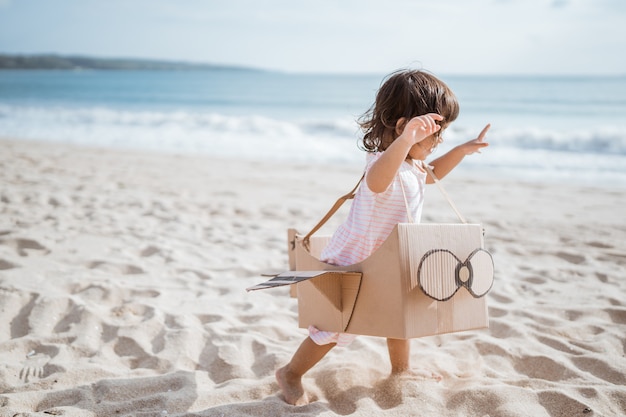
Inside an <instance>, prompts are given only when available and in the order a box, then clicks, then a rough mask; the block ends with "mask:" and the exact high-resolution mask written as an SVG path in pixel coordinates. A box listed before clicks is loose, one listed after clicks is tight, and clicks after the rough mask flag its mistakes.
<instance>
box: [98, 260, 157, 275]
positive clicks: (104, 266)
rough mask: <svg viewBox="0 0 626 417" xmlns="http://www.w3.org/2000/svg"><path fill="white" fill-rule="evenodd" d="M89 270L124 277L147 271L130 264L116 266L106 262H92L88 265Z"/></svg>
mask: <svg viewBox="0 0 626 417" xmlns="http://www.w3.org/2000/svg"><path fill="white" fill-rule="evenodd" d="M87 267H88V268H89V269H100V270H103V271H106V272H114V273H121V274H124V275H135V274H143V273H144V272H145V271H144V270H143V269H141V268H139V267H138V266H135V265H130V264H116V263H112V262H106V261H92V262H89V263H88V264H87Z"/></svg>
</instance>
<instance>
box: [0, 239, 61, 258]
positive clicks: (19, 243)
mask: <svg viewBox="0 0 626 417" xmlns="http://www.w3.org/2000/svg"><path fill="white" fill-rule="evenodd" d="M0 245H5V246H8V247H10V248H13V249H15V251H16V252H17V254H18V255H20V256H28V255H29V253H30V250H34V251H40V252H41V253H40V254H42V255H47V254H48V253H50V250H49V249H48V248H46V247H45V246H43V245H41V244H40V243H39V242H37V241H36V240H32V239H21V238H15V239H0Z"/></svg>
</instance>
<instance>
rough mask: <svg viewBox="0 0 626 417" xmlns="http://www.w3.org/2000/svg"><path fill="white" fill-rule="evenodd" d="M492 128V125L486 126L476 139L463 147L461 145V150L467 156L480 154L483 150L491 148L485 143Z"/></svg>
mask: <svg viewBox="0 0 626 417" xmlns="http://www.w3.org/2000/svg"><path fill="white" fill-rule="evenodd" d="M490 127H491V124H488V125H487V126H485V127H484V129H483V130H482V131H481V132H480V134H479V135H478V137H477V138H476V139H472V140H470V141H468V142H465V143H464V144H462V145H459V149H460V150H461V151H463V153H464V154H465V155H471V154H473V153H480V150H481V149H482V148H484V147H487V146H489V143H487V142H485V135H486V134H487V131H488V130H489V128H490Z"/></svg>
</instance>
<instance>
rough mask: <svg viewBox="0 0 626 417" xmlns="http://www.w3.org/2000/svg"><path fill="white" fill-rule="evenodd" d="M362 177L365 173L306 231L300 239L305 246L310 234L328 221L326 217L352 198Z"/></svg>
mask: <svg viewBox="0 0 626 417" xmlns="http://www.w3.org/2000/svg"><path fill="white" fill-rule="evenodd" d="M363 178H365V174H363V175H362V176H361V179H360V180H359V182H357V183H356V185H355V186H354V188H353V189H352V191H350V192H349V193H348V194H345V195H342V196H341V197H339V199H338V200H337V201H336V202H335V204H334V205H333V206H332V207H331V208H330V210H328V213H326V215H325V216H324V217H323V218H322V220H320V221H319V222H318V223H317V224H316V225H315V227H313V229H311V231H310V232H309V233H307V235H306V236H305V237H304V238H303V239H302V243H304V247H305V248H307V249H308V248H309V240H310V238H311V236H312V235H313V233H315V232H317V231H318V230H319V228H320V227H322V226H323V225H324V223H326V222H327V221H328V219H330V218H331V217H332V215H333V214H335V212H336V211H337V210H339V207H341V206H342V205H343V203H345V202H346V201H347V200H351V199H353V198H354V195H355V194H356V190H357V189H358V188H359V185H361V181H363Z"/></svg>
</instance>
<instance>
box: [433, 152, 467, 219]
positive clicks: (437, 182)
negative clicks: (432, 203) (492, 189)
mask: <svg viewBox="0 0 626 417" xmlns="http://www.w3.org/2000/svg"><path fill="white" fill-rule="evenodd" d="M422 167H424V169H425V170H426V172H428V174H429V175H430V176H431V177H432V178H433V181H435V184H436V185H437V187H438V188H439V191H441V194H443V196H444V197H445V198H446V200H448V203H449V204H450V207H452V210H454V212H455V213H456V215H457V216H458V218H459V220H460V221H461V223H463V224H467V220H465V217H463V215H462V214H461V212H460V211H459V209H457V208H456V206H455V205H454V203H453V202H452V199H451V198H450V196H449V195H448V193H447V192H446V190H445V189H444V188H443V185H441V183H440V182H439V178H437V176H436V175H435V173H434V172H433V170H432V169H430V167H429V166H428V164H427V163H426V162H423V161H422Z"/></svg>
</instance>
